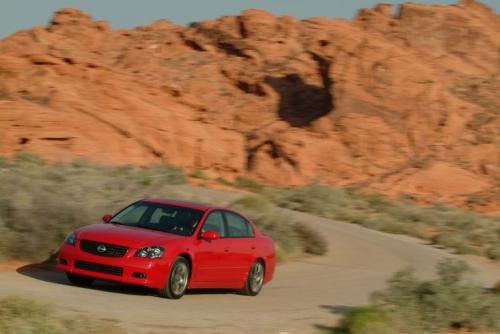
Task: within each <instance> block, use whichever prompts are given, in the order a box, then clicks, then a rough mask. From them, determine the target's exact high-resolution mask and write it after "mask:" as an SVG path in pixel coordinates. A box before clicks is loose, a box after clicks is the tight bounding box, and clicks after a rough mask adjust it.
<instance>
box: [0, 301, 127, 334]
mask: <svg viewBox="0 0 500 334" xmlns="http://www.w3.org/2000/svg"><path fill="white" fill-rule="evenodd" d="M0 333H2V334H66V333H72V334H98V333H109V334H125V333H126V332H125V331H124V330H122V329H121V328H119V327H117V326H116V325H114V324H110V323H106V322H104V321H100V320H95V319H91V318H86V317H71V318H62V317H56V316H55V315H54V312H53V310H52V307H51V306H50V305H47V304H41V303H38V302H36V301H34V300H31V299H24V298H18V297H9V298H4V299H0Z"/></svg>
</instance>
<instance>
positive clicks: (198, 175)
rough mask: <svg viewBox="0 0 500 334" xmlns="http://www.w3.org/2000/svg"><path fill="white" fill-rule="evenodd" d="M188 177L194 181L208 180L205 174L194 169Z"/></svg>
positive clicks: (200, 170)
mask: <svg viewBox="0 0 500 334" xmlns="http://www.w3.org/2000/svg"><path fill="white" fill-rule="evenodd" d="M189 176H191V177H193V178H195V179H202V180H206V179H208V176H207V174H205V172H204V171H203V170H202V169H195V170H194V171H193V172H192V173H191V174H189Z"/></svg>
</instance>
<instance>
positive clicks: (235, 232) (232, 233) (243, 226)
mask: <svg viewBox="0 0 500 334" xmlns="http://www.w3.org/2000/svg"><path fill="white" fill-rule="evenodd" d="M224 214H225V215H226V220H227V227H228V234H227V235H228V237H235V238H237V237H253V230H252V227H251V226H250V224H249V223H248V222H247V221H246V220H245V219H243V218H242V217H240V216H238V215H237V214H234V213H231V212H225V213H224Z"/></svg>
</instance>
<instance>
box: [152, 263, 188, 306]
mask: <svg viewBox="0 0 500 334" xmlns="http://www.w3.org/2000/svg"><path fill="white" fill-rule="evenodd" d="M188 281H189V264H188V262H187V261H186V259H185V258H183V257H178V258H176V259H175V261H174V263H173V264H172V267H171V268H170V273H169V275H168V279H167V282H166V284H165V287H163V288H162V289H159V290H158V293H159V295H160V296H161V297H164V298H168V299H179V298H181V297H182V296H184V293H186V290H187V285H188Z"/></svg>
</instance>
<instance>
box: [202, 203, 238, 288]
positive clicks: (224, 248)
mask: <svg viewBox="0 0 500 334" xmlns="http://www.w3.org/2000/svg"><path fill="white" fill-rule="evenodd" d="M205 231H215V232H218V233H219V234H220V236H221V238H220V239H217V240H203V239H201V238H200V236H201V234H202V233H203V232H205ZM225 236H226V226H225V224H224V217H223V215H222V211H220V210H217V211H213V212H211V213H210V214H209V215H208V216H207V218H206V219H205V221H204V222H203V225H202V227H201V230H200V235H199V236H198V240H197V242H196V245H197V247H196V260H195V261H196V264H197V265H196V268H197V269H195V276H194V277H193V279H194V280H195V281H196V282H197V283H198V285H200V284H201V285H206V286H218V285H221V286H223V284H222V283H223V282H228V281H230V280H231V276H232V275H231V274H230V273H229V272H228V270H230V267H229V262H228V254H229V248H228V243H229V242H228V240H227V239H225ZM204 283H206V284H204Z"/></svg>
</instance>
